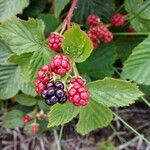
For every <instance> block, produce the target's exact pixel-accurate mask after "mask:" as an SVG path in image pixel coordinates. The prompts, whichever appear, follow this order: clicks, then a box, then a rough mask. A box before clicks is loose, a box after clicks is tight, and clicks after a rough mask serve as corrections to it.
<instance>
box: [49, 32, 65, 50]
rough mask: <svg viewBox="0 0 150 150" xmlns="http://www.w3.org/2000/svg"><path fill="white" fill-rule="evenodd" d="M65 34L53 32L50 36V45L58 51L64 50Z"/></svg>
mask: <svg viewBox="0 0 150 150" xmlns="http://www.w3.org/2000/svg"><path fill="white" fill-rule="evenodd" d="M62 42H63V36H62V35H61V34H59V33H51V34H50V36H49V38H48V46H49V48H50V49H51V50H53V51H56V52H61V51H62Z"/></svg>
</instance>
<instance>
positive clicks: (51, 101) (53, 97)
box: [45, 96, 58, 105]
mask: <svg viewBox="0 0 150 150" xmlns="http://www.w3.org/2000/svg"><path fill="white" fill-rule="evenodd" d="M45 101H46V103H47V104H48V105H54V104H56V103H57V102H58V98H57V97H56V96H52V97H51V98H49V99H46V100H45Z"/></svg>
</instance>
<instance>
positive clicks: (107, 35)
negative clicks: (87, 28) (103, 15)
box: [95, 23, 113, 43]
mask: <svg viewBox="0 0 150 150" xmlns="http://www.w3.org/2000/svg"><path fill="white" fill-rule="evenodd" d="M95 28H96V30H97V35H98V37H99V38H100V39H101V40H102V41H103V42H104V43H108V42H110V41H112V40H113V34H112V32H110V31H109V30H108V28H107V27H106V26H105V25H104V24H102V23H101V24H99V25H98V26H97V27H95Z"/></svg>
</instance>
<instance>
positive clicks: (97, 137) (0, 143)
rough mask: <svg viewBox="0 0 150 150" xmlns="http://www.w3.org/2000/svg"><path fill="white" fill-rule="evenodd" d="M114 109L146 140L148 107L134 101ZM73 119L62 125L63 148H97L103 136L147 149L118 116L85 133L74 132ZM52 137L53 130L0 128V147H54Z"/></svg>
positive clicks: (120, 145)
mask: <svg viewBox="0 0 150 150" xmlns="http://www.w3.org/2000/svg"><path fill="white" fill-rule="evenodd" d="M115 111H116V113H117V114H118V115H119V116H121V117H122V118H123V119H124V120H125V121H126V122H127V123H129V124H130V125H131V126H132V127H133V128H134V129H136V130H137V131H138V132H139V133H141V135H143V136H144V137H146V138H147V139H148V140H150V109H148V107H145V106H143V105H142V104H136V105H133V106H130V107H127V108H124V109H119V110H115ZM1 117H2V111H1ZM75 123H76V120H73V121H72V122H70V123H69V124H67V125H66V126H65V127H64V130H63V136H62V140H61V145H62V147H63V149H64V150H97V149H99V150H101V148H98V147H97V143H98V142H101V141H103V140H110V141H112V142H113V143H114V144H115V146H116V147H117V149H119V150H150V145H147V144H145V142H144V141H143V140H141V139H140V138H139V137H138V136H137V135H135V134H134V133H133V132H132V131H131V130H130V129H129V130H128V129H127V128H126V127H125V126H124V125H123V124H122V123H121V122H120V121H118V120H115V121H113V122H112V124H111V126H108V127H107V128H103V129H98V130H96V131H94V132H91V133H90V134H88V135H86V136H81V135H80V134H78V133H76V132H75V130H74V126H75ZM112 128H113V129H112ZM54 141H55V138H54V132H53V130H51V131H49V132H47V133H44V134H42V135H38V136H33V135H25V134H24V133H23V131H22V129H3V128H2V127H1V128H0V150H49V149H52V150H55V149H56V144H55V142H54ZM100 145H101V143H100ZM108 150H109V148H108ZM110 150H111V149H110Z"/></svg>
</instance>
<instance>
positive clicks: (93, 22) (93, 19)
mask: <svg viewBox="0 0 150 150" xmlns="http://www.w3.org/2000/svg"><path fill="white" fill-rule="evenodd" d="M99 23H100V18H99V17H98V16H97V15H96V14H91V15H89V16H88V18H87V24H88V25H89V26H92V27H95V26H97V25H98V24H99Z"/></svg>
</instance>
